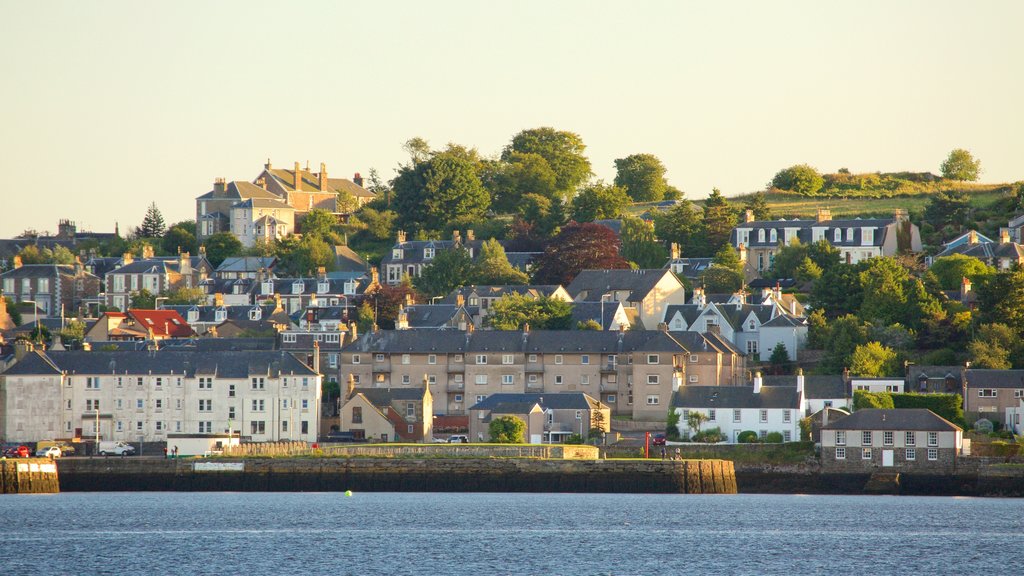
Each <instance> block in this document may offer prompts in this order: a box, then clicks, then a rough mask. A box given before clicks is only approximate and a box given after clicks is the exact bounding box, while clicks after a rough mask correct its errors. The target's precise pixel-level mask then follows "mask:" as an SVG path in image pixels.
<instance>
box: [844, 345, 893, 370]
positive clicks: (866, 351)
mask: <svg viewBox="0 0 1024 576" xmlns="http://www.w3.org/2000/svg"><path fill="white" fill-rule="evenodd" d="M899 371H900V367H899V366H898V362H897V361H896V352H895V351H894V350H892V349H891V348H887V347H885V346H882V345H881V344H879V343H878V342H868V343H867V344H861V345H860V346H857V348H855V349H854V351H853V354H852V355H851V356H850V374H853V375H854V376H864V377H870V378H877V377H879V376H896V375H898V374H899Z"/></svg>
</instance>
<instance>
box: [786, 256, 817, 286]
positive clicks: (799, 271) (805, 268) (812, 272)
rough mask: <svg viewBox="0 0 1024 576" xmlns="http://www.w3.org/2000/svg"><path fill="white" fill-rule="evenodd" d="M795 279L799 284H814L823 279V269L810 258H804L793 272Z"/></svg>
mask: <svg viewBox="0 0 1024 576" xmlns="http://www.w3.org/2000/svg"><path fill="white" fill-rule="evenodd" d="M793 278H796V280H797V281H798V282H814V281H815V280H817V279H818V278H821V267H819V266H818V265H817V264H815V263H814V260H811V259H810V258H809V257H806V256H805V257H804V259H803V260H801V261H800V265H799V266H797V267H796V270H795V271H793Z"/></svg>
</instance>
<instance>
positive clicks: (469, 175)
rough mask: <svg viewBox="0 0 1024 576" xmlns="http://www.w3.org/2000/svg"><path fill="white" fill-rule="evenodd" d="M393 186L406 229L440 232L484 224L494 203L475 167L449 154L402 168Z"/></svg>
mask: <svg viewBox="0 0 1024 576" xmlns="http://www.w3.org/2000/svg"><path fill="white" fill-rule="evenodd" d="M391 185H392V187H393V188H394V191H395V199H394V208H395V211H396V212H397V213H398V220H399V224H400V225H401V226H404V227H406V228H413V227H418V228H420V229H423V230H433V231H437V230H442V229H444V228H445V227H447V226H449V225H450V224H452V223H463V222H473V221H480V220H482V219H483V218H484V215H485V213H486V212H487V208H488V207H489V206H490V203H491V199H490V195H489V194H488V193H487V190H485V189H484V187H483V184H481V182H480V178H479V176H478V175H477V172H476V167H475V166H474V164H473V163H472V162H471V161H469V160H467V159H466V158H463V157H460V156H458V155H455V154H452V153H448V152H443V153H439V154H436V155H434V156H433V157H432V158H430V159H429V160H426V161H423V162H418V163H416V164H414V165H412V166H404V167H402V168H401V169H400V170H399V172H398V176H396V177H395V179H394V180H393V181H392V183H391Z"/></svg>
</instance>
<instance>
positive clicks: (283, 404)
mask: <svg viewBox="0 0 1024 576" xmlns="http://www.w3.org/2000/svg"><path fill="white" fill-rule="evenodd" d="M281 408H282V409H283V410H287V409H288V399H287V398H284V399H282V400H281Z"/></svg>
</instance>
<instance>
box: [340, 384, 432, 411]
mask: <svg viewBox="0 0 1024 576" xmlns="http://www.w3.org/2000/svg"><path fill="white" fill-rule="evenodd" d="M355 393H356V394H362V395H363V396H364V397H365V398H366V399H367V400H369V402H370V404H373V405H374V406H377V407H378V408H380V407H384V406H390V405H391V404H392V403H393V402H394V401H396V400H402V401H406V402H409V401H413V402H416V401H420V400H423V388H356V389H355Z"/></svg>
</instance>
